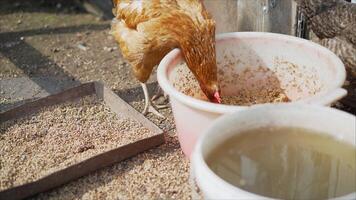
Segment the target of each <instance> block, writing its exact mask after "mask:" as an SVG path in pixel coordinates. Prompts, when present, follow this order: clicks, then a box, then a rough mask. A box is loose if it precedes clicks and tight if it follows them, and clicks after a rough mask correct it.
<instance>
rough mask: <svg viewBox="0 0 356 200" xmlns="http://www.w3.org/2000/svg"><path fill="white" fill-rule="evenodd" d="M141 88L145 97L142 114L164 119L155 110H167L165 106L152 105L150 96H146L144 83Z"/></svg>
mask: <svg viewBox="0 0 356 200" xmlns="http://www.w3.org/2000/svg"><path fill="white" fill-rule="evenodd" d="M141 86H142V89H143V93H144V95H145V108H144V109H143V111H142V114H143V115H147V114H148V113H152V114H154V115H156V116H158V117H160V118H165V117H164V116H163V115H162V114H161V113H159V112H158V111H157V109H162V108H167V105H157V106H156V105H153V103H152V100H151V99H150V95H149V94H148V89H147V85H146V84H145V83H141Z"/></svg>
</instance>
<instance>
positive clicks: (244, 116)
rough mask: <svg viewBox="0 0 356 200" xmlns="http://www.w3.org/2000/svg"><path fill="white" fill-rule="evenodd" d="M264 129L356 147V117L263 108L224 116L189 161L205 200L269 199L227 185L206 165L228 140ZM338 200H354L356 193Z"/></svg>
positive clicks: (298, 107) (332, 111)
mask: <svg viewBox="0 0 356 200" xmlns="http://www.w3.org/2000/svg"><path fill="white" fill-rule="evenodd" d="M266 126H274V127H278V126H279V127H281V126H282V127H300V128H305V129H310V130H315V131H317V132H320V133H324V134H327V135H331V136H333V137H335V138H337V139H339V140H341V141H344V142H346V143H349V144H352V145H353V146H356V118H355V116H353V115H351V114H348V113H346V112H343V111H339V110H336V109H332V108H328V107H322V106H311V105H295V106H291V105H263V106H253V107H252V108H250V109H247V110H244V111H241V112H238V113H234V114H231V115H226V116H223V117H221V118H219V119H218V120H216V121H215V122H214V123H213V125H212V126H210V128H209V129H208V130H207V131H206V132H205V134H204V135H203V136H202V137H201V138H200V139H199V141H198V142H197V145H196V148H195V151H194V154H193V156H192V160H191V161H192V162H191V163H192V172H191V173H192V174H193V177H194V179H195V181H196V183H197V185H198V187H199V188H200V189H201V191H202V193H203V195H204V197H205V198H206V199H246V200H247V199H269V198H266V197H263V196H259V195H257V194H253V193H250V192H247V191H245V190H242V189H240V188H238V187H235V186H233V185H231V184H229V183H228V182H226V181H225V180H223V179H222V178H220V177H219V176H218V175H216V174H215V173H214V172H213V171H212V170H211V169H210V168H209V167H208V165H207V164H206V162H205V158H206V156H207V155H208V154H209V153H210V151H211V150H212V149H214V148H215V147H216V146H217V145H219V144H221V143H222V142H223V141H224V140H226V139H227V138H230V137H231V136H233V135H235V134H239V133H241V132H243V131H246V130H250V129H254V128H259V127H266ZM339 199H347V200H350V199H356V193H351V194H349V195H346V196H344V197H340V198H339Z"/></svg>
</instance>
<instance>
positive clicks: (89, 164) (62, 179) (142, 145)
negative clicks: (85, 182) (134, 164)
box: [0, 82, 164, 199]
mask: <svg viewBox="0 0 356 200" xmlns="http://www.w3.org/2000/svg"><path fill="white" fill-rule="evenodd" d="M92 96H93V97H95V98H97V99H100V101H101V102H102V104H100V106H101V107H100V108H101V109H104V111H106V112H108V113H110V114H111V115H110V117H107V116H103V115H96V112H97V110H95V109H91V107H90V106H91V105H92V104H90V103H89V104H88V103H86V104H85V101H84V99H86V98H90V97H92ZM72 102H82V103H83V102H84V104H83V105H86V106H87V107H85V109H84V111H83V110H81V108H78V107H79V106H78V104H75V103H72ZM95 103H97V102H95ZM63 105H65V106H67V105H68V106H69V107H71V109H74V110H75V112H74V111H70V112H68V113H66V111H63V109H64V110H65V107H63ZM95 105H96V104H95ZM98 105H99V104H98ZM60 106H62V107H60ZM93 108H94V107H93ZM46 109H47V110H46ZM78 109H79V110H78ZM82 111H83V112H84V113H86V112H89V117H90V119H89V120H86V119H81V118H80V115H76V114H78V113H82ZM63 112H64V113H63ZM43 113H45V114H43ZM58 113H62V114H64V116H69V122H72V120H73V124H74V125H73V124H72V123H70V124H68V125H67V124H66V123H69V122H63V121H61V120H59V122H58V121H56V119H55V118H54V116H55V115H58ZM86 114H88V113H86ZM73 115H74V117H73ZM36 116H39V117H38V118H37V119H36ZM78 116H79V117H78ZM75 117H77V118H75ZM100 117H101V121H99V122H96V123H93V122H92V121H90V120H96V118H100ZM107 118H110V119H113V120H114V122H116V121H120V120H121V121H123V120H124V119H128V120H129V121H130V123H132V122H136V123H133V124H134V127H138V126H139V127H142V128H141V129H137V130H145V132H142V133H141V132H139V133H135V134H136V136H137V138H135V137H133V136H130V135H129V136H128V137H129V138H130V139H128V140H127V143H125V144H122V143H120V137H119V135H120V133H122V132H124V133H125V134H130V129H131V128H130V126H128V127H123V128H119V129H112V130H111V129H110V131H107V130H106V129H105V128H106V127H115V124H114V125H113V123H111V121H110V122H109V123H108V122H107ZM21 120H22V121H21ZM26 120H28V121H26ZM41 120H43V121H46V120H49V123H48V124H49V125H48V124H46V125H44V126H43V125H42V126H39V125H35V126H36V127H37V128H38V127H40V128H39V130H38V131H34V132H36V133H35V134H34V135H29V134H28V132H31V131H32V129H31V128H28V127H27V125H31V124H36V123H39V122H40V121H41ZM83 121H84V122H83ZM57 122H58V124H60V125H59V127H63V128H64V130H67V129H68V128H69V129H70V128H73V130H75V131H72V133H71V134H66V133H67V132H65V131H64V132H60V131H59V129H60V128H59V129H58V127H54V124H55V123H57ZM75 122H77V123H78V124H75ZM81 122H83V123H84V124H85V126H84V125H83V126H81V125H80V123H81ZM104 122H105V123H104ZM61 123H62V124H61ZM63 123H64V124H63ZM0 124H1V126H0V131H1V134H0V144H1V142H3V144H2V147H0V151H1V155H0V169H1V170H0V171H1V173H3V174H2V176H3V177H6V178H8V177H10V176H11V175H14V174H15V175H14V176H17V178H19V176H20V178H22V177H21V175H19V174H18V172H17V171H15V172H14V171H11V170H12V168H13V167H15V164H12V165H11V162H12V161H10V160H14V163H16V164H17V165H22V166H23V167H22V171H20V172H19V173H22V174H23V175H25V176H27V175H28V174H31V173H27V171H26V170H29V169H37V168H38V166H37V163H35V164H36V166H35V168H33V166H32V165H33V163H31V162H34V161H33V160H34V159H37V157H38V154H40V153H44V154H46V151H47V148H53V149H54V152H55V153H53V154H57V152H56V150H57V147H58V149H61V148H62V150H64V153H63V152H59V153H58V154H60V153H61V154H60V155H62V157H64V158H63V159H67V160H65V161H66V162H67V161H68V160H69V161H68V162H67V164H65V165H61V167H57V166H55V167H52V168H51V169H50V170H47V171H45V173H42V174H41V173H39V174H40V175H38V174H37V176H36V177H35V178H33V177H32V178H30V179H24V180H25V181H23V182H22V181H20V183H18V182H17V183H16V184H15V183H11V184H10V186H8V187H7V186H6V185H5V183H4V180H1V182H0V186H1V187H0V199H22V198H26V197H30V196H32V195H35V194H37V193H41V192H44V191H47V190H49V189H52V188H55V187H58V186H60V185H63V184H64V183H67V182H69V181H71V180H74V179H77V178H79V177H82V176H84V175H87V174H89V173H91V172H94V171H96V170H98V169H101V168H103V167H106V166H109V165H112V164H114V163H116V162H119V161H122V160H124V159H127V158H129V157H132V156H134V155H136V154H138V153H140V152H143V151H145V150H148V149H150V148H153V147H155V146H158V145H160V144H163V143H164V135H163V131H162V130H161V129H159V128H158V127H157V126H156V125H154V124H153V123H152V122H150V121H149V120H148V119H146V118H145V117H144V116H143V115H142V114H140V113H139V112H137V111H136V110H134V109H133V108H132V107H131V106H130V105H128V104H127V103H126V102H125V101H123V100H122V99H121V98H119V97H118V96H117V95H116V94H114V93H113V92H112V91H111V90H109V89H108V88H106V87H105V86H104V85H103V84H101V83H98V82H91V83H85V84H82V85H80V86H78V87H74V88H71V89H68V90H65V91H63V92H61V93H58V94H54V95H50V96H47V97H44V98H41V99H38V100H35V101H33V102H29V103H26V104H24V105H21V106H18V107H16V108H13V109H11V110H8V111H5V112H3V113H0ZM71 124H72V125H71ZM102 124H104V125H102ZM138 124H139V125H138ZM18 127H20V128H22V129H20V128H18ZM87 127H91V129H90V130H89V128H88V130H86V128H87ZM16 128H17V129H20V131H17V129H16ZM66 128H67V129H66ZM44 129H45V130H46V131H45V132H44V133H43V134H42V135H41V133H40V132H43V130H44ZM83 129H84V130H83ZM97 129H100V130H97ZM70 130H72V129H70ZM77 130H78V132H76V131H77ZM116 130H120V131H121V132H120V131H117V132H116ZM134 130H136V129H134ZM62 131H63V130H62ZM37 132H38V133H37ZM47 133H48V134H47ZM86 133H88V134H89V135H86V136H85V137H83V136H81V137H82V138H76V137H78V135H80V134H86ZM148 133H149V134H148ZM50 134H52V135H55V136H56V137H53V138H54V139H52V140H48V141H47V140H46V137H49V135H50ZM60 134H61V135H60ZM90 134H92V135H90ZM38 135H39V136H38ZM110 135H111V136H112V137H113V138H114V139H112V138H110V137H109V136H110ZM122 135H124V134H123V133H122ZM6 137H8V138H6ZM11 137H14V138H11ZM37 137H41V138H40V140H39V141H44V142H41V143H39V144H37V143H36V141H37V140H36V139H37ZM92 137H93V138H96V140H97V141H95V142H96V143H95V142H94V143H90V144H89V145H84V146H83V147H80V145H79V147H80V148H78V149H75V148H74V150H72V149H71V148H64V147H61V146H58V144H59V145H60V144H61V143H60V142H58V141H57V140H62V141H63V142H64V143H75V142H77V143H78V144H82V143H83V142H84V141H89V142H92V141H91V140H94V139H92ZM101 137H103V138H101ZM33 138H35V139H33ZM17 140H18V141H20V143H19V145H17V144H12V146H11V145H8V146H7V144H10V143H15V141H17ZM34 141H35V142H34ZM53 141H54V143H56V145H57V147H56V148H54V147H53V146H54V145H52V143H51V142H53ZM98 141H99V142H98ZM26 142H29V143H31V142H32V143H31V145H32V146H29V147H26V148H25V150H24V149H21V145H22V144H23V143H26ZM121 142H122V141H121ZM33 143H34V144H33ZM75 144H76V143H75ZM99 144H100V145H101V144H102V145H103V146H105V145H106V146H105V148H101V146H100V145H99ZM108 144H111V145H114V146H108ZM46 145H47V146H46ZM4 146H7V147H4ZM18 146H20V147H19V148H20V151H19V152H20V153H18V154H19V155H17V154H16V156H18V157H16V156H13V155H11V153H8V152H12V151H14V152H15V150H16V149H17V148H18ZM72 147H73V146H72ZM35 148H42V152H40V153H38V152H35V151H34V152H35V153H33V152H31V151H32V149H35ZM95 148H97V149H99V150H100V151H99V150H97V149H95ZM13 149H15V150H13ZM43 149H44V150H43ZM53 149H52V150H53ZM94 149H95V151H94ZM27 150H28V151H30V152H31V153H32V154H29V156H28V158H27V160H26V155H24V154H26V151H27ZM49 151H50V150H49ZM67 151H68V152H69V154H66V152H67ZM96 151H97V152H96ZM73 152H75V153H73ZM83 152H84V153H85V155H86V156H82V153H83ZM90 152H94V153H92V154H91V153H90ZM7 153H8V157H4V155H6V154H7ZM78 155H80V156H82V157H78ZM1 156H2V157H1ZM23 157H25V160H26V162H27V163H26V162H25V161H23V160H21V158H23ZM34 157H36V158H34ZM77 158H78V159H77ZM54 160H55V159H54ZM63 162H64V161H63ZM4 163H5V164H4ZM9 163H10V165H9ZM28 163H31V164H32V165H31V164H28ZM53 163H54V164H58V163H56V162H54V161H52V164H53ZM6 164H7V165H8V166H7V168H6ZM60 164H62V163H60ZM58 166H59V165H58ZM31 167H32V168H31ZM56 167H57V168H56ZM9 172H11V175H10V173H9ZM43 174H44V175H43ZM0 178H1V176H0ZM9 180H12V179H9ZM20 180H22V179H20ZM1 184H3V185H1ZM4 185H5V186H4Z"/></svg>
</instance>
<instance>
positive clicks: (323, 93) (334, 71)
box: [157, 32, 347, 157]
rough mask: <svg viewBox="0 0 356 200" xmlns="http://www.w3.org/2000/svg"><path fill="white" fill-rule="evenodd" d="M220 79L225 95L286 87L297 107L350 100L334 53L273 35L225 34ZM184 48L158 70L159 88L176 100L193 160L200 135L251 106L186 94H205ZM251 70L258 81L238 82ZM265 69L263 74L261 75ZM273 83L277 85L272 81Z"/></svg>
mask: <svg viewBox="0 0 356 200" xmlns="http://www.w3.org/2000/svg"><path fill="white" fill-rule="evenodd" d="M216 43H217V44H216V49H217V50H216V51H217V63H218V71H219V73H218V79H219V83H220V85H221V89H222V95H238V94H239V93H240V92H241V91H243V90H249V89H261V90H264V89H266V88H268V87H280V88H282V89H283V90H284V91H285V93H286V94H287V96H288V98H289V99H291V100H292V101H293V103H308V104H316V105H325V106H327V105H330V104H331V103H333V102H335V101H337V100H339V99H340V98H342V97H343V96H345V95H346V93H347V92H346V90H344V89H342V88H341V87H342V85H343V83H344V81H345V77H346V72H345V68H344V65H343V63H342V62H341V60H340V59H339V58H338V57H337V56H336V55H335V54H333V53H332V52H331V51H329V50H328V49H326V48H324V47H322V46H320V45H318V44H315V43H312V42H310V41H307V40H304V39H300V38H296V37H292V36H286V35H281V34H273V33H257V32H241V33H225V34H221V35H218V36H217V41H216ZM183 61H184V59H183V58H182V54H181V52H180V50H179V49H175V50H173V51H171V52H170V53H169V54H167V55H166V56H165V57H164V59H163V60H162V61H161V63H160V64H159V67H158V72H157V79H158V82H159V85H160V86H161V88H162V89H163V90H164V92H165V93H167V94H168V95H169V97H170V102H171V106H172V110H173V115H174V119H175V123H176V127H177V132H178V137H179V141H180V144H181V147H182V149H183V151H184V153H185V154H186V155H187V156H188V157H189V155H190V154H191V151H192V149H193V147H194V144H195V142H196V140H197V138H198V136H199V135H200V134H201V133H202V132H204V131H205V130H206V127H207V126H208V125H209V124H211V123H212V122H213V121H214V120H215V119H216V118H217V117H219V116H221V115H223V114H226V113H232V112H235V111H240V110H244V109H246V108H248V107H246V106H228V105H218V104H213V103H210V102H206V101H202V100H199V99H196V98H193V97H191V96H188V95H185V94H183V92H184V91H187V90H189V91H193V95H197V94H199V93H201V91H200V88H199V86H198V85H197V83H192V84H189V82H192V80H191V79H187V78H186V77H189V76H192V74H191V72H190V71H189V70H188V68H187V67H186V68H182V67H178V66H179V64H180V63H181V62H183ZM246 69H248V70H251V72H252V73H250V75H251V74H252V75H253V77H249V76H244V77H243V78H241V76H240V77H236V74H241V73H243V72H244V71H245V70H246ZM260 69H262V70H260ZM271 79H272V81H271Z"/></svg>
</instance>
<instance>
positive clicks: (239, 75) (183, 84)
mask: <svg viewBox="0 0 356 200" xmlns="http://www.w3.org/2000/svg"><path fill="white" fill-rule="evenodd" d="M234 66H235V63H234V62H232V61H228V62H227V64H226V65H225V66H224V68H223V69H224V70H223V69H219V70H218V75H219V76H218V79H219V84H220V87H221V90H222V103H223V104H227V105H240V106H251V105H254V104H263V103H281V102H290V99H289V98H288V97H287V95H286V94H285V92H284V90H283V89H282V88H281V84H280V82H279V80H278V78H277V77H276V75H275V73H274V72H272V71H270V70H269V69H267V68H265V67H262V66H259V67H256V68H251V69H250V68H247V69H245V70H242V71H239V72H237V71H235V67H234ZM174 70H176V73H177V74H179V75H178V76H176V77H175V79H173V86H174V87H175V88H177V89H178V90H179V91H181V92H182V93H184V94H186V95H189V96H191V97H194V98H197V99H200V100H204V101H208V99H207V97H206V96H205V95H204V93H203V92H202V91H201V89H200V87H199V83H198V81H197V80H196V79H195V77H194V75H193V73H191V72H190V71H189V69H188V67H187V66H186V64H185V63H180V64H179V65H178V66H177V67H176V68H175V69H174ZM225 91H230V93H231V92H232V93H234V94H238V95H227V94H225V93H226V92H225Z"/></svg>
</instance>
